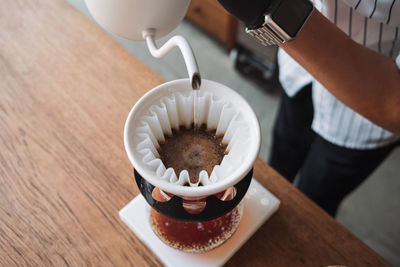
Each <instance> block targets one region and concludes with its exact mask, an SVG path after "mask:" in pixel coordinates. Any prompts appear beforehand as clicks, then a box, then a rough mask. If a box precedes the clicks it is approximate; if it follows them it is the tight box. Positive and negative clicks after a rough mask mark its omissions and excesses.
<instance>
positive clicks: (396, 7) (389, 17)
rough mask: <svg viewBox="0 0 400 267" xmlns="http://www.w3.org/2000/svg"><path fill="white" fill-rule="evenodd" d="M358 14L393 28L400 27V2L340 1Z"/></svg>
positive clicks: (384, 0)
mask: <svg viewBox="0 0 400 267" xmlns="http://www.w3.org/2000/svg"><path fill="white" fill-rule="evenodd" d="M339 1H343V2H345V3H346V4H347V5H349V6H350V7H352V8H353V9H354V10H355V11H356V12H357V13H359V14H361V15H363V16H365V17H368V18H371V19H374V20H377V21H379V22H382V23H386V24H389V25H392V26H395V27H397V26H399V25H400V0H379V1H376V0H339Z"/></svg>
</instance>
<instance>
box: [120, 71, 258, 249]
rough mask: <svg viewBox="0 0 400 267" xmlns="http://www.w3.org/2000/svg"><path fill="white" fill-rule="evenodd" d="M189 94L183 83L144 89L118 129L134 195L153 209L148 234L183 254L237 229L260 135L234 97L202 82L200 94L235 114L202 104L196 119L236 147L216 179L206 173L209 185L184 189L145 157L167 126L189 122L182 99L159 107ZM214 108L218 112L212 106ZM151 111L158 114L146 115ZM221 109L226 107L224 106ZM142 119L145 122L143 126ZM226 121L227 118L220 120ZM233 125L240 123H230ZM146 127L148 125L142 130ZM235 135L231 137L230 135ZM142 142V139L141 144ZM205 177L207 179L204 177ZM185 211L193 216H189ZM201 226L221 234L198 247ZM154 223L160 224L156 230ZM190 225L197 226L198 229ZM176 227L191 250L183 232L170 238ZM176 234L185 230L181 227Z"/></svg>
mask: <svg viewBox="0 0 400 267" xmlns="http://www.w3.org/2000/svg"><path fill="white" fill-rule="evenodd" d="M192 93H193V90H192V89H191V86H190V82H189V81H188V80H187V79H184V80H176V81H172V82H168V83H165V84H162V85H160V86H158V87H156V88H154V89H152V90H150V91H149V92H148V93H146V94H145V95H144V96H143V97H142V98H141V99H140V100H139V101H138V102H137V103H136V105H135V106H134V107H133V109H132V110H131V112H130V114H129V116H128V119H127V121H126V124H125V130H124V143H125V148H126V152H127V154H128V157H129V159H130V161H131V163H132V165H133V166H134V168H135V172H134V173H135V180H136V183H137V185H138V187H139V189H140V192H141V194H142V195H143V197H144V198H145V199H146V201H147V203H148V204H149V205H150V206H151V207H152V208H153V209H152V210H151V214H152V215H151V216H150V221H151V223H152V225H154V226H155V227H156V228H154V229H153V230H154V232H155V233H156V234H157V235H158V236H159V237H160V239H161V240H163V241H165V242H166V243H167V244H169V245H171V246H174V247H176V248H180V249H184V250H185V251H191V252H200V251H206V250H208V249H212V248H214V247H216V246H218V245H220V244H222V243H223V242H224V241H225V240H226V239H228V238H229V237H230V236H231V235H232V234H233V233H234V231H235V229H236V228H237V226H238V223H239V221H240V217H241V205H240V202H241V200H242V198H243V197H244V195H245V193H246V191H247V189H248V187H249V185H250V182H251V180H252V168H253V164H254V162H255V160H256V158H257V156H258V153H259V149H260V144H261V138H260V136H261V135H260V126H259V123H258V120H257V118H256V116H255V114H254V112H253V110H252V109H251V107H250V106H249V105H248V104H247V102H246V101H245V100H244V99H243V98H242V97H241V96H240V95H239V94H237V93H236V92H234V91H233V90H232V89H230V88H228V87H226V86H224V85H222V84H219V83H216V82H213V81H209V80H203V85H202V89H201V90H200V93H202V94H203V96H204V95H207V94H211V96H212V99H214V100H213V101H215V102H219V101H221V99H223V100H224V101H222V102H227V103H229V107H233V108H234V109H235V110H236V111H237V112H235V113H234V114H235V115H233V116H223V113H224V112H223V108H222V107H223V105H213V104H212V102H207V103H208V104H207V105H205V107H203V109H204V108H206V109H207V111H206V112H205V113H204V114H203V116H201V117H202V118H203V119H204V122H206V124H207V125H208V126H209V127H211V129H217V132H218V131H225V130H227V133H226V135H227V136H224V137H227V140H228V141H229V142H233V141H232V140H233V139H235V138H234V136H236V138H239V139H236V142H237V144H236V146H237V148H236V149H235V148H231V149H232V150H230V151H229V153H233V154H229V153H228V156H230V157H232V160H233V161H232V162H234V164H225V165H224V164H221V165H220V166H219V168H218V170H219V171H218V174H217V175H216V176H212V174H211V176H212V177H214V179H211V176H210V180H209V181H207V180H205V181H204V180H203V181H202V183H201V184H198V183H195V184H190V183H189V186H185V184H186V181H188V180H187V179H186V180H185V175H184V174H182V173H183V172H182V173H181V174H180V175H179V178H180V179H174V178H173V177H174V176H171V177H172V179H171V177H169V174H170V172H166V170H165V168H163V167H162V166H161V165H160V164H159V163H160V159H158V158H156V157H151V155H150V154H149V153H151V151H154V153H157V152H156V150H154V147H155V145H156V142H157V140H162V138H163V136H162V134H163V132H164V133H166V132H171V127H177V126H179V125H180V124H183V125H190V124H191V122H192V121H191V119H193V117H192V115H191V114H192V113H193V110H191V109H192V108H193V105H190V104H187V103H186V104H185V102H184V101H183V100H182V101H183V102H182V103H177V106H178V107H179V108H178V109H173V108H172V107H171V109H166V108H165V106H168V105H169V104H168V103H169V102H168V101H171V96H174V95H182V99H184V98H185V95H186V97H187V96H188V95H190V94H192ZM165 97H167V100H168V101H167V103H164V105H165V106H164V108H165V109H163V108H162V106H163V102H162V101H163V99H164V98H165ZM189 99H190V97H189ZM217 106H219V107H220V108H216V107H217ZM154 110H156V111H155V112H157V113H158V114H159V116H155V114H153V115H152V111H154ZM225 110H229V109H227V108H226V109H225ZM203 111H204V110H203ZM228 114H230V113H228ZM146 118H147V119H148V121H147V122H145V123H144V124H143V122H144V120H145V121H146ZM223 118H225V119H223ZM227 118H230V119H229V120H226V119H227ZM156 120H158V122H156ZM238 121H239V122H241V123H243V124H236V123H237V122H238ZM147 123H150V124H153V125H152V126H151V127H149V128H147V126H148V125H147V126H146V124H147ZM229 125H232V127H233V128H232V127H231V129H235V128H236V130H237V129H238V128H237V127H234V126H237V125H240V126H241V127H243V129H245V130H244V131H239V132H242V134H239V132H237V131H234V130H231V131H230V130H229V128H230V127H229ZM142 128H143V129H142ZM146 128H147V129H149V131H147V130H146ZM150 128H154V131H151V130H150ZM168 129H169V130H168ZM218 129H219V130H218ZM235 132H237V133H236V134H235ZM146 133H148V136H146ZM147 138H148V141H145V140H146V139H147ZM150 139H152V140H153V141H154V142H155V143H153V142H152V141H151V140H150ZM241 141H243V143H241ZM153 144H155V145H153ZM228 146H229V145H228ZM231 146H232V143H231ZM223 161H224V160H223ZM225 163H229V161H225ZM215 168H216V167H215ZM215 168H214V170H215ZM186 178H188V177H186ZM203 178H204V177H203ZM206 179H209V178H208V176H207V177H206ZM206 181H207V182H206ZM155 190H158V191H161V192H163V194H164V196H167V197H166V198H165V199H163V201H159V199H157V197H156V198H155V197H154V191H155ZM230 192H234V193H233V194H232V195H231V198H228V199H221V194H222V195H225V193H228V194H229V193H230ZM190 209H192V210H193V209H194V210H197V211H198V212H195V213H193V212H190ZM224 219H225V220H228V221H229V220H231V221H232V220H233V221H234V222H235V223H233V224H231V225H229V227H228V226H224V225H223V222H224ZM165 223H166V224H169V225H171V227H164V226H165V225H164V224H165ZM203 224H206V225H209V224H211V225H214V224H215V227H217V228H218V229H216V231H218V230H220V227H222V229H224V230H225V231H220V232H219V233H218V234H217V235H214V236H213V235H211V233H210V240H211V242H210V244H209V245H204V246H203V245H200V244H199V242H198V241H199V240H197V239H196V236H199V235H200V234H201V233H202V231H204V229H203V227H202V226H203ZM220 224H222V225H220ZM157 225H158V226H160V225H161V226H162V227H161V228H162V229H161V232H160V227H157ZM196 225H198V227H199V228H198V229H197V226H196ZM172 226H174V227H172ZM177 226H179V227H180V226H182V227H185V226H186V227H187V229H190V230H187V231H189V232H190V235H193V240H192V241H193V244H194V245H193V247H190V246H187V244H188V243H187V242H186V241H187V240H186V239H187V238H188V235H189V234H188V235H183V236H184V237H185V240H186V241H185V242H184V240H181V241H182V242H179V238H177V237H176V236H174V231H173V229H176V228H177ZM196 229H197V230H196ZM169 231H171V232H169ZM182 231H185V230H184V229H183V228H182ZM196 231H198V232H199V233H197V232H196ZM211 231H212V230H211ZM175 235H176V234H175ZM168 236H170V237H173V238H171V239H174V242H173V243H171V242H172V240H169V239H168V238H167V237H168ZM165 238H167V239H165ZM185 244H186V245H185Z"/></svg>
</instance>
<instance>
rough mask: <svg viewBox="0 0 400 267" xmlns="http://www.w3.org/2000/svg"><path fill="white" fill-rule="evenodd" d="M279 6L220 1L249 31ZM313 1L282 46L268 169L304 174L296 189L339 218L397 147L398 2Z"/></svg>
mask: <svg viewBox="0 0 400 267" xmlns="http://www.w3.org/2000/svg"><path fill="white" fill-rule="evenodd" d="M276 1H277V0H274V1H256V0H253V1H247V2H246V1H239V0H219V2H220V3H221V4H222V5H223V6H224V7H225V8H226V9H227V10H228V11H229V12H231V13H232V14H233V15H235V16H237V17H238V18H239V19H242V20H244V21H245V23H246V25H247V26H250V28H251V27H254V23H258V24H259V23H260V20H259V17H260V15H261V17H262V15H263V14H264V12H265V11H266V10H268V7H269V5H272V3H273V2H276ZM278 2H279V1H278ZM294 4H296V3H294ZM315 4H316V6H317V7H319V8H318V9H319V10H320V11H318V10H314V11H313V12H312V13H311V15H310V17H309V18H308V20H307V21H306V22H305V24H304V25H303V27H302V29H301V30H300V32H299V33H298V34H297V36H296V38H295V39H294V40H292V41H289V42H285V43H280V44H279V46H280V48H281V49H280V51H279V55H278V62H279V65H280V80H281V83H282V85H283V87H284V89H285V90H284V92H282V94H281V95H282V97H281V103H280V107H279V111H278V115H277V119H276V122H275V126H274V133H273V146H272V149H271V156H270V164H271V166H272V167H274V168H275V169H276V170H277V171H279V172H280V173H281V174H282V175H283V176H285V177H286V178H287V179H288V180H290V181H293V179H294V178H295V176H296V174H297V173H298V172H299V171H300V179H299V185H298V187H299V189H300V190H301V191H303V192H304V193H305V194H306V195H307V196H309V197H310V198H311V199H312V200H314V201H315V202H316V203H317V204H319V205H320V206H321V207H322V208H324V209H325V210H326V211H327V212H328V213H330V214H331V215H333V216H334V215H335V214H336V211H337V208H338V206H339V204H340V202H341V201H342V199H343V198H344V197H345V196H346V195H347V194H348V193H350V192H351V191H352V190H354V188H356V187H357V186H358V185H359V184H360V183H361V182H362V181H364V180H365V179H366V178H367V177H368V176H369V175H370V174H371V173H372V172H373V171H374V169H375V168H376V167H377V166H379V164H380V163H381V162H382V161H383V160H384V159H385V158H386V157H387V156H388V155H389V154H390V152H391V151H392V150H393V149H394V148H395V147H396V146H397V145H398V144H399V138H398V136H397V135H399V134H400V72H399V68H400V55H399V48H400V47H399V41H398V39H399V36H398V35H399V33H398V28H399V24H400V17H399V14H400V1H397V2H396V1H393V0H380V1H379V2H378V1H376V0H329V1H328V0H324V1H318V2H316V3H315ZM249 6H250V7H249ZM252 24H253V25H252ZM289 55H290V56H289ZM294 60H296V61H297V62H298V63H299V64H300V65H301V66H300V65H299V64H298V63H296V62H295V61H294ZM303 67H304V68H303ZM306 70H307V71H308V72H307V71H306ZM311 75H312V76H311ZM361 114H362V115H361ZM372 122H374V123H376V124H378V125H380V126H382V127H383V128H381V127H380V126H378V125H376V124H374V123H372Z"/></svg>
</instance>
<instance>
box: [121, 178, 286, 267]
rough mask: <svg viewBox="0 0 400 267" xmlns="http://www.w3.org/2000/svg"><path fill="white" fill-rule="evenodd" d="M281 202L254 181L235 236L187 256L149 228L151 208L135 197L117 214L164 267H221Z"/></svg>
mask: <svg viewBox="0 0 400 267" xmlns="http://www.w3.org/2000/svg"><path fill="white" fill-rule="evenodd" d="M279 204H280V201H279V200H278V199H277V198H276V197H275V196H274V195H272V194H271V193H270V192H269V191H268V190H267V189H265V188H264V187H263V186H262V185H261V184H260V183H259V182H257V181H256V180H255V179H253V180H252V181H251V184H250V187H249V190H248V191H247V193H246V195H245V197H244V210H243V217H242V220H241V221H240V224H239V227H238V229H237V230H236V232H235V233H234V234H233V235H232V237H231V238H230V239H228V240H227V241H226V242H225V243H224V244H222V245H221V246H219V247H218V248H215V249H213V250H211V251H208V252H204V253H197V254H194V253H187V252H183V251H180V250H177V249H174V248H172V247H170V246H168V245H166V244H164V243H163V242H162V241H161V240H160V239H159V238H158V237H157V236H156V235H155V234H154V233H153V230H152V229H151V227H150V224H149V214H150V206H149V204H147V202H146V200H145V199H144V198H143V196H142V195H138V196H137V197H135V198H134V199H133V200H132V201H131V202H129V203H128V204H127V205H126V206H125V207H124V208H122V209H121V210H120V211H119V216H120V217H121V219H122V221H123V222H124V223H126V225H127V226H128V227H129V228H130V229H131V230H132V231H133V232H134V233H135V234H136V236H137V237H138V238H139V239H140V240H141V241H142V242H143V243H144V244H146V246H147V247H148V248H149V249H150V250H151V251H152V252H153V253H154V254H155V255H156V256H157V257H158V259H159V260H160V261H161V262H162V263H163V264H165V265H166V266H173V267H181V266H182V267H183V266H185V267H186V266H188V264H189V263H190V267H197V266H199V267H208V266H209V267H211V266H222V265H223V264H224V263H226V262H227V261H228V260H229V259H230V258H231V257H232V256H233V255H234V254H235V252H236V251H237V250H238V249H239V248H240V247H241V246H242V245H243V244H244V243H245V242H246V241H247V240H248V239H249V238H250V237H251V236H252V235H253V234H254V232H255V231H256V230H257V229H258V228H259V227H260V226H261V225H262V224H263V223H264V222H265V221H266V220H267V219H268V218H269V217H271V215H272V214H273V213H274V212H275V211H276V210H277V209H278V208H279Z"/></svg>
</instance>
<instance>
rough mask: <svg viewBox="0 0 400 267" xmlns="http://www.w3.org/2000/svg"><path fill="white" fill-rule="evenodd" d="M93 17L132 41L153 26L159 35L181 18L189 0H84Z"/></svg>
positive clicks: (157, 36)
mask: <svg viewBox="0 0 400 267" xmlns="http://www.w3.org/2000/svg"><path fill="white" fill-rule="evenodd" d="M85 2H86V6H87V7H88V9H89V11H90V13H91V14H92V16H93V17H94V19H95V20H96V21H97V22H98V23H99V24H100V26H102V27H103V28H104V29H105V30H107V31H108V32H111V33H113V34H115V35H117V36H119V37H123V38H125V39H128V40H133V41H143V36H142V33H143V31H145V30H148V29H153V30H154V33H155V36H154V38H156V39H158V38H160V37H163V36H164V35H167V34H168V33H170V32H171V31H172V30H173V29H175V28H176V27H177V26H178V24H179V23H180V22H181V21H182V19H183V18H184V16H185V14H186V10H187V8H188V6H189V3H190V0H85Z"/></svg>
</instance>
